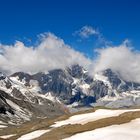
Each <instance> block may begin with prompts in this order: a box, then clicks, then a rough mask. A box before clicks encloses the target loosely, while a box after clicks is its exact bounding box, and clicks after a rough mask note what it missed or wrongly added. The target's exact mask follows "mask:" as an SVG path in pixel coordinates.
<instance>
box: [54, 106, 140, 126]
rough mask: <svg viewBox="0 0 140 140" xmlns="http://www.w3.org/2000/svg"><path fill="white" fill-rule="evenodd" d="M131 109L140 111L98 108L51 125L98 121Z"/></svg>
mask: <svg viewBox="0 0 140 140" xmlns="http://www.w3.org/2000/svg"><path fill="white" fill-rule="evenodd" d="M129 111H140V109H132V110H131V109H129V110H109V109H98V110H96V111H95V112H92V113H86V114H80V115H74V116H72V117H70V118H69V119H67V120H64V121H58V122H55V124H54V125H52V126H51V127H60V126H62V125H68V124H86V123H88V122H91V121H96V120H99V119H103V118H107V117H113V116H119V115H120V114H122V113H125V112H129Z"/></svg>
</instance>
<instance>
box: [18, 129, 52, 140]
mask: <svg viewBox="0 0 140 140" xmlns="http://www.w3.org/2000/svg"><path fill="white" fill-rule="evenodd" d="M49 131H50V130H37V131H33V132H31V133H28V134H25V135H23V136H21V137H20V138H18V139H17V140H32V139H35V138H38V137H40V136H41V135H43V134H45V133H47V132H49Z"/></svg>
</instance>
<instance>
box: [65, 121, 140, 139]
mask: <svg viewBox="0 0 140 140" xmlns="http://www.w3.org/2000/svg"><path fill="white" fill-rule="evenodd" d="M85 139H87V140H139V139H140V119H135V120H132V121H131V122H129V123H125V124H121V125H112V126H108V127H103V128H99V129H96V130H92V131H87V132H83V133H79V134H76V135H73V136H71V137H69V138H66V139H63V140H85Z"/></svg>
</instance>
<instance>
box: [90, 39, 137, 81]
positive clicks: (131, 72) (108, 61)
mask: <svg viewBox="0 0 140 140" xmlns="http://www.w3.org/2000/svg"><path fill="white" fill-rule="evenodd" d="M108 68H110V69H112V70H113V71H115V72H118V73H119V74H120V75H121V76H122V78H123V79H125V80H127V81H133V82H140V52H136V51H134V50H133V49H132V48H131V47H130V45H129V42H128V40H126V41H124V42H123V43H122V44H121V45H119V46H115V47H107V48H102V49H99V50H98V56H97V58H96V61H94V63H93V69H92V72H93V74H94V73H96V72H99V71H102V70H105V69H108Z"/></svg>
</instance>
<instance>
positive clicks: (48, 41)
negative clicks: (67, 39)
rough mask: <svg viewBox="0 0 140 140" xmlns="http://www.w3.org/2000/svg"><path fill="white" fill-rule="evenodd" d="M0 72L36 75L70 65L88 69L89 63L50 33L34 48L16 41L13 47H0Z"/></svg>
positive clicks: (80, 54)
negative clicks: (19, 72) (20, 72)
mask: <svg viewBox="0 0 140 140" xmlns="http://www.w3.org/2000/svg"><path fill="white" fill-rule="evenodd" d="M0 52H1V53H0V71H4V72H7V73H13V72H17V71H23V72H29V73H36V72H40V71H41V72H47V71H48V70H51V69H55V68H62V69H63V68H65V67H67V66H70V65H72V64H80V65H82V66H84V67H88V65H90V63H91V61H90V60H89V59H87V58H86V57H85V56H84V55H83V54H82V53H80V52H78V51H75V50H74V49H72V48H71V47H70V46H68V45H66V44H65V43H64V41H63V40H62V39H60V38H58V37H57V36H55V35H54V34H52V33H48V34H47V35H44V36H42V39H41V43H40V44H39V45H38V46H36V47H33V46H30V47H27V46H25V45H24V44H23V43H22V42H19V41H17V42H16V43H15V44H14V45H11V46H8V45H0Z"/></svg>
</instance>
